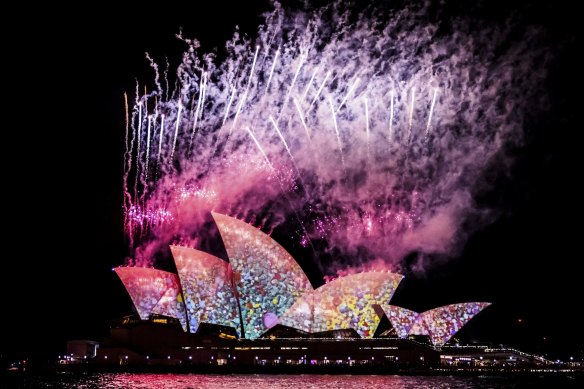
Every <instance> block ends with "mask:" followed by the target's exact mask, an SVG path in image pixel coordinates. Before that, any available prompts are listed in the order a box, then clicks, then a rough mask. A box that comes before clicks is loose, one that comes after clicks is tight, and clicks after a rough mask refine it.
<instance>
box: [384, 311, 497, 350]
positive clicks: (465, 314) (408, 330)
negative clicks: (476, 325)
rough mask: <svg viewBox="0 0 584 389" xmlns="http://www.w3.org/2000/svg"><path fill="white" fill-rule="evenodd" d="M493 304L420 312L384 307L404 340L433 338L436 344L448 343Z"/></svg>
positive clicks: (433, 342)
mask: <svg viewBox="0 0 584 389" xmlns="http://www.w3.org/2000/svg"><path fill="white" fill-rule="evenodd" d="M489 305H491V304H490V303H482V302H481V303H460V304H452V305H446V306H443V307H438V308H434V309H431V310H429V311H426V312H422V313H417V312H414V311H410V310H409V309H405V308H401V307H396V306H395V305H381V308H382V309H383V311H384V313H385V315H386V316H387V318H388V319H389V321H390V322H391V325H392V326H393V328H395V331H396V333H397V335H398V336H399V337H400V338H405V337H407V336H408V335H429V336H430V340H431V341H432V344H434V345H435V346H442V345H444V344H446V343H447V342H448V341H449V340H450V339H451V338H452V337H453V336H454V335H455V334H456V333H457V332H458V331H459V330H460V329H461V328H462V327H463V326H464V325H465V324H466V323H468V321H469V320H470V319H472V318H473V317H474V316H475V315H476V314H477V313H479V312H480V311H482V310H483V309H485V308H486V307H488V306H489Z"/></svg>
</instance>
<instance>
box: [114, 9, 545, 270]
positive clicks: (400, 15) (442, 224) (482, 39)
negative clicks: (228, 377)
mask: <svg viewBox="0 0 584 389" xmlns="http://www.w3.org/2000/svg"><path fill="white" fill-rule="evenodd" d="M275 8H276V9H275V10H274V11H273V12H272V13H271V14H269V15H267V17H266V22H265V24H264V25H263V26H262V27H260V29H259V31H258V34H257V37H256V38H255V39H253V40H251V39H248V38H244V37H241V36H240V35H239V34H235V35H234V37H233V39H232V40H231V41H229V42H227V44H226V54H225V59H224V60H222V61H218V60H217V59H216V56H213V55H207V54H204V53H199V52H198V43H197V42H196V41H193V40H189V39H186V38H184V37H182V36H181V37H180V38H181V39H183V40H184V42H185V44H186V46H187V50H186V51H185V54H184V56H183V61H182V63H181V64H180V65H179V67H178V69H177V72H176V74H177V79H176V82H175V83H173V82H168V80H165V82H164V83H162V82H160V80H159V79H158V78H159V73H158V67H157V66H156V65H155V64H153V66H154V69H155V71H156V72H155V73H156V79H155V85H156V88H155V89H154V90H152V91H150V92H148V93H146V92H145V93H141V92H138V91H141V90H142V89H141V88H139V87H137V88H136V91H137V92H136V100H135V104H134V106H133V108H132V107H130V110H129V112H130V115H131V118H130V120H129V122H130V125H129V129H128V131H127V136H126V152H125V157H126V161H125V164H124V167H125V171H124V188H125V193H124V207H125V225H126V235H127V236H128V238H129V242H130V246H131V248H132V256H133V257H134V258H135V259H136V260H137V261H138V262H140V261H142V263H147V262H149V261H150V258H151V257H152V256H153V253H154V252H155V251H156V250H158V249H159V248H160V247H163V246H165V245H167V244H169V243H173V242H177V241H180V242H182V243H184V242H188V241H189V240H192V239H194V237H195V236H197V237H201V231H202V229H203V226H204V223H205V222H206V221H208V220H209V215H210V212H211V211H213V210H215V211H220V212H223V213H226V214H230V215H233V216H236V217H239V218H241V219H244V220H246V221H255V223H254V224H255V225H257V226H260V227H265V228H267V229H274V228H276V227H278V226H279V225H281V224H286V225H288V230H289V231H291V235H292V239H293V240H294V241H295V242H298V243H299V244H301V245H303V246H305V247H309V246H311V242H312V241H314V240H320V241H325V242H326V245H325V247H326V249H323V250H327V251H328V252H333V253H334V254H335V256H336V257H338V258H353V259H354V260H355V261H357V262H359V263H363V262H367V261H370V260H372V259H379V258H382V259H383V260H384V261H386V262H387V263H389V264H393V265H395V264H398V263H399V261H400V260H401V259H402V258H403V257H404V255H406V254H407V253H409V252H411V251H419V252H441V251H445V250H449V249H451V248H452V246H453V244H454V243H456V242H457V241H458V240H457V239H455V237H456V236H457V232H458V231H459V226H460V224H461V222H462V221H463V220H465V217H467V216H468V215H469V214H471V213H472V212H473V211H474V210H475V206H474V204H473V200H472V195H471V192H472V190H473V187H474V185H475V184H476V182H477V180H478V179H479V178H480V175H481V172H482V171H483V170H484V169H485V168H486V167H487V166H489V163H490V161H491V160H492V157H493V155H495V153H497V152H498V151H499V150H500V148H501V146H502V145H503V144H505V143H507V142H516V141H518V140H520V139H521V132H522V131H521V116H520V115H519V114H518V113H520V112H523V110H524V109H525V108H526V107H527V106H528V104H527V102H528V101H529V97H530V93H531V87H530V86H531V85H534V84H535V83H534V80H536V79H537V78H538V77H541V75H540V74H539V73H538V72H535V71H533V69H530V66H531V65H530V63H531V62H530V56H529V53H528V52H526V51H525V50H524V49H525V48H524V47H523V46H521V47H518V46H514V45H508V46H509V47H510V48H509V49H507V51H505V52H503V53H501V54H498V55H497V56H495V55H494V54H493V53H492V50H491V49H493V48H495V47H498V46H497V45H499V44H500V43H501V42H504V41H505V39H507V38H506V36H507V35H506V32H505V31H502V30H496V32H497V33H496V34H495V33H494V31H493V30H485V31H475V30H472V29H470V28H468V26H467V25H465V24H463V22H461V21H450V23H451V28H450V30H449V31H452V32H451V33H450V34H446V33H444V32H439V24H437V23H434V24H433V23H430V22H428V20H429V18H427V17H426V16H425V15H426V12H427V8H428V7H422V8H416V9H415V10H414V9H413V8H411V9H410V8H406V9H402V10H385V11H384V12H379V10H370V11H368V12H364V13H362V14H351V12H349V11H346V10H345V11H342V10H340V6H339V5H335V6H331V7H328V8H324V9H322V10H319V11H317V12H312V13H311V14H310V16H309V15H308V14H306V15H304V17H298V13H295V14H294V15H295V16H293V15H289V14H287V13H286V11H284V10H283V9H282V8H281V7H280V6H276V7H275ZM374 15H375V16H374ZM380 15H381V16H380ZM350 20H351V21H350ZM353 20H354V21H353ZM468 31H472V36H471V35H466V34H470V33H467V32H468ZM166 73H167V72H165V73H164V74H166ZM172 84H174V85H176V87H175V88H174V89H172V90H168V88H162V87H161V85H172ZM165 125H166V127H170V128H165ZM172 127H174V128H172ZM151 149H152V150H151ZM153 159H155V161H152V160H153ZM211 194H212V195H211ZM321 246H323V245H320V246H319V247H321ZM316 254H317V255H316V257H318V254H319V253H316Z"/></svg>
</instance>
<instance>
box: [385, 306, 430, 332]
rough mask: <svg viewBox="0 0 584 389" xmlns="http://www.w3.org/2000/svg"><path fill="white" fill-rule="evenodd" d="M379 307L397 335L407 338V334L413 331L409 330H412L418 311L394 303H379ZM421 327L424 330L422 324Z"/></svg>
mask: <svg viewBox="0 0 584 389" xmlns="http://www.w3.org/2000/svg"><path fill="white" fill-rule="evenodd" d="M381 308H382V309H383V312H385V315H386V316H387V318H388V319H389V321H390V323H391V325H392V326H393V328H394V329H395V332H396V333H397V336H399V337H400V338H407V336H408V335H409V334H411V333H412V332H413V331H412V332H410V331H411V330H412V326H413V325H414V323H415V322H416V319H417V318H418V317H419V316H420V314H419V313H418V312H414V311H412V310H409V309H406V308H402V307H398V306H395V305H384V304H381ZM421 327H422V328H423V331H425V330H426V328H425V327H423V325H422V326H421ZM419 335H423V334H419Z"/></svg>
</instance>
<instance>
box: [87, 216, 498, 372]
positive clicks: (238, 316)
mask: <svg viewBox="0 0 584 389" xmlns="http://www.w3.org/2000/svg"><path fill="white" fill-rule="evenodd" d="M212 216H213V218H214V220H215V223H216V224H217V227H218V229H219V232H220V235H221V238H222V240H223V243H224V245H225V249H226V252H227V255H228V258H229V262H226V261H224V260H222V259H220V258H218V257H215V256H213V255H210V254H208V253H206V252H202V251H199V250H195V249H192V248H187V247H179V246H171V247H170V249H171V252H172V256H173V258H174V261H175V264H176V270H177V272H176V273H170V272H167V271H162V270H157V269H153V268H141V267H118V268H115V269H114V270H115V272H116V273H117V275H118V276H119V278H120V280H121V281H122V283H123V284H124V286H125V288H126V290H127V292H128V294H129V296H130V298H131V300H132V302H133V304H134V306H135V308H136V311H137V315H138V316H139V317H132V316H128V317H126V318H124V319H123V320H121V321H119V322H116V323H114V324H112V328H111V334H110V336H109V338H107V340H106V342H104V344H103V346H102V347H100V349H99V351H98V355H97V357H98V358H101V360H102V362H106V361H107V360H108V358H109V362H110V363H119V364H131V363H149V364H152V363H154V361H159V362H161V363H162V361H164V363H175V364H182V363H189V364H202V363H211V364H216V365H222V364H237V363H239V364H244V365H245V364H248V365H252V364H253V365H257V364H264V365H265V364H269V365H273V364H285V363H287V364H295V365H298V364H304V365H306V364H309V365H310V364H313V365H314V364H330V363H339V362H343V363H347V364H349V365H353V364H355V363H357V364H362V363H369V364H371V363H382V362H383V363H387V362H394V363H396V362H398V361H401V362H404V363H405V362H411V363H413V362H417V363H419V362H420V361H423V362H426V363H437V362H438V361H439V360H440V358H441V354H440V353H441V350H442V349H446V348H447V347H448V344H449V342H451V340H452V339H453V336H454V335H455V334H456V333H457V332H458V331H459V330H460V329H461V328H462V327H463V326H464V325H465V324H466V323H467V322H468V321H469V320H471V319H472V318H473V317H474V316H475V315H477V314H478V313H479V312H481V310H483V309H484V308H485V307H487V306H488V305H489V303H484V302H470V303H461V304H453V305H447V306H443V307H439V308H435V309H432V310H429V311H426V312H421V313H418V312H414V311H412V310H409V309H406V308H402V307H398V306H395V305H390V301H391V299H392V296H393V294H394V292H395V290H396V288H397V287H398V285H399V283H400V281H401V280H402V278H403V276H402V275H400V274H395V273H391V272H362V273H357V274H351V275H348V276H344V277H340V278H337V279H335V280H333V281H330V282H328V283H326V284H324V285H322V286H320V287H318V288H313V287H312V285H311V283H310V281H309V280H308V278H307V276H306V274H305V273H304V271H303V270H302V269H301V267H300V266H299V265H298V263H297V262H296V261H295V260H294V258H293V257H292V256H291V255H290V254H289V253H288V252H287V251H286V250H285V249H284V248H283V247H282V246H280V245H279V244H278V243H277V242H275V241H274V240H273V239H272V238H270V237H269V236H268V235H267V234H264V233H263V232H261V231H260V230H259V229H258V228H256V227H254V226H252V225H249V224H247V223H245V222H243V221H240V220H238V219H235V218H232V217H229V216H225V215H222V214H218V213H213V214H212ZM375 358H377V362H375Z"/></svg>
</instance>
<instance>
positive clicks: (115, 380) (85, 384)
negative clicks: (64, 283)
mask: <svg viewBox="0 0 584 389" xmlns="http://www.w3.org/2000/svg"><path fill="white" fill-rule="evenodd" d="M580 378H581V377H580ZM581 385H582V381H581V380H580V379H577V378H575V377H570V376H551V377H550V376H526V377H524V376H522V377H517V376H508V377H497V376H474V377H469V376H398V375H382V376H381V375H380V376H377V375H354V376H353V375H212V374H204V375H203V374H131V373H87V374H81V373H53V374H7V375H0V388H3V389H4V388H83V389H94V388H95V389H97V388H99V389H101V388H115V389H126V388H140V389H171V388H172V389H187V388H189V389H190V388H192V389H195V388H205V389H213V388H242V389H247V388H249V389H260V388H269V389H272V388H273V389H276V388H287V389H313V388H315V389H316V388H318V389H322V388H337V389H344V388H367V389H378V388H389V389H392V388H421V389H433V388H460V389H467V388H532V387H536V388H537V387H539V388H549V387H553V388H565V387H582V386H581Z"/></svg>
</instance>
